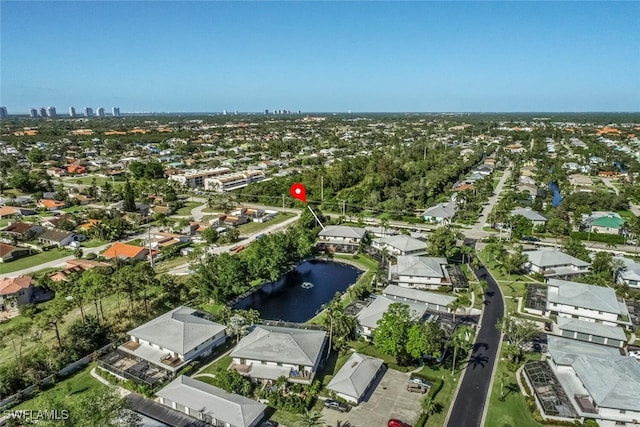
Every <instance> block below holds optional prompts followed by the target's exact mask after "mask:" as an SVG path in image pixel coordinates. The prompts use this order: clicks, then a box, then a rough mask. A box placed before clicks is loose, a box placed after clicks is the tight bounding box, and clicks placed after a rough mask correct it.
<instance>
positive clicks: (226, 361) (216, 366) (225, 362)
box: [198, 356, 233, 381]
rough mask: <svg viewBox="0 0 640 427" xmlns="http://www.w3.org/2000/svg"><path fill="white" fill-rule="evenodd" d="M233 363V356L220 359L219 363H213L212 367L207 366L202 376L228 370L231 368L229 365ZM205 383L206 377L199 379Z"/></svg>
mask: <svg viewBox="0 0 640 427" xmlns="http://www.w3.org/2000/svg"><path fill="white" fill-rule="evenodd" d="M232 361H233V358H232V357H231V356H224V357H222V358H220V359H219V360H218V361H217V362H214V363H212V364H211V365H209V366H207V368H206V369H204V370H203V371H202V372H200V373H201V374H215V373H216V372H218V371H224V370H225V369H227V368H228V367H229V365H231V362H232ZM198 379H201V380H203V381H204V377H201V378H198Z"/></svg>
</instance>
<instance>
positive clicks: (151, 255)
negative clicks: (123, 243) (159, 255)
mask: <svg viewBox="0 0 640 427" xmlns="http://www.w3.org/2000/svg"><path fill="white" fill-rule="evenodd" d="M147 240H148V241H149V264H150V265H151V269H152V270H153V254H152V253H151V226H149V228H147Z"/></svg>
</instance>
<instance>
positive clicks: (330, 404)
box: [324, 399, 349, 412]
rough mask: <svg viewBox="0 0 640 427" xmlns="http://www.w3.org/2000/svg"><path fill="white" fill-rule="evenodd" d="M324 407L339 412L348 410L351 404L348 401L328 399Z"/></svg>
mask: <svg viewBox="0 0 640 427" xmlns="http://www.w3.org/2000/svg"><path fill="white" fill-rule="evenodd" d="M324 407H325V408H329V409H333V410H335V411H339V412H347V411H349V405H347V404H346V403H342V402H338V401H337V400H332V399H327V400H325V401H324Z"/></svg>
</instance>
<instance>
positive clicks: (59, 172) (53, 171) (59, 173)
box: [47, 167, 68, 178]
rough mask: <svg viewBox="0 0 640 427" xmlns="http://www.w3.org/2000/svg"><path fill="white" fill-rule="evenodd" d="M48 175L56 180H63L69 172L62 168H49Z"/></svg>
mask: <svg viewBox="0 0 640 427" xmlns="http://www.w3.org/2000/svg"><path fill="white" fill-rule="evenodd" d="M47 175H49V176H53V177H56V178H62V177H63V176H67V175H68V174H67V170H66V169H62V168H56V167H50V168H47Z"/></svg>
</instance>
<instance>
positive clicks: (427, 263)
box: [389, 255, 450, 289]
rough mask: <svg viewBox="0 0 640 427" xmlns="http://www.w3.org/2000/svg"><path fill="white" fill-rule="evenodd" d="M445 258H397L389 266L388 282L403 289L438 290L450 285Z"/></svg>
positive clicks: (410, 256)
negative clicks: (394, 262)
mask: <svg viewBox="0 0 640 427" xmlns="http://www.w3.org/2000/svg"><path fill="white" fill-rule="evenodd" d="M446 265H447V260H446V259H445V258H436V257H421V256H413V255H408V256H398V258H397V263H396V264H394V265H389V280H390V281H391V282H393V283H396V284H397V285H398V286H401V287H403V288H415V289H438V288H439V287H440V286H443V285H448V284H450V281H449V276H448V273H447V269H446Z"/></svg>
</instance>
